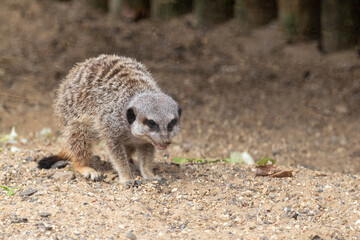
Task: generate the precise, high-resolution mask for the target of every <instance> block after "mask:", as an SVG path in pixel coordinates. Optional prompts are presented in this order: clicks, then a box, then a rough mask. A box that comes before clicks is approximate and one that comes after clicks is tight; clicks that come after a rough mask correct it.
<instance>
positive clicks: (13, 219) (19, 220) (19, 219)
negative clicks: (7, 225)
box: [11, 216, 28, 223]
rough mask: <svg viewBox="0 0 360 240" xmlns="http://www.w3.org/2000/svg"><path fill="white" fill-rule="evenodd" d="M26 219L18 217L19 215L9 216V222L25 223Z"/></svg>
mask: <svg viewBox="0 0 360 240" xmlns="http://www.w3.org/2000/svg"><path fill="white" fill-rule="evenodd" d="M27 222H28V219H27V218H19V217H16V216H15V217H12V218H11V223H27Z"/></svg>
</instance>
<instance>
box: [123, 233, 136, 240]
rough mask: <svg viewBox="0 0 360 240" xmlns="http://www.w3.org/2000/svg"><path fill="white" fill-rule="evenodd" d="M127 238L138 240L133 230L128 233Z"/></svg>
mask: <svg viewBox="0 0 360 240" xmlns="http://www.w3.org/2000/svg"><path fill="white" fill-rule="evenodd" d="M126 238H128V239H131V240H136V239H137V238H136V236H135V234H134V233H132V232H128V233H126Z"/></svg>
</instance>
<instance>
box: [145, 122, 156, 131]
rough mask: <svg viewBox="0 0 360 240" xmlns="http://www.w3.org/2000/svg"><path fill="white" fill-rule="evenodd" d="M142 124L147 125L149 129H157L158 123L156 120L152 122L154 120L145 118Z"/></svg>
mask: <svg viewBox="0 0 360 240" xmlns="http://www.w3.org/2000/svg"><path fill="white" fill-rule="evenodd" d="M144 124H145V125H148V126H149V128H150V129H151V130H155V131H157V130H159V125H158V124H157V123H156V122H154V120H151V119H150V120H149V119H145V120H144Z"/></svg>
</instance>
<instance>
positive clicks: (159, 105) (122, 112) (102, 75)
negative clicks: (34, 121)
mask: <svg viewBox="0 0 360 240" xmlns="http://www.w3.org/2000/svg"><path fill="white" fill-rule="evenodd" d="M54 105H55V107H54V108H55V114H56V115H57V116H58V118H59V119H60V123H61V126H62V131H63V139H64V146H63V148H62V150H61V151H60V153H59V154H57V155H54V156H50V157H48V158H45V159H43V160H41V161H40V162H39V167H40V168H47V167H49V163H50V165H51V164H53V163H54V162H56V161H59V160H63V159H70V160H71V162H72V163H73V167H74V169H75V170H76V171H77V172H79V173H80V174H81V175H83V176H84V177H85V178H90V179H92V180H98V179H99V177H100V174H99V173H98V172H97V171H96V170H95V169H93V168H91V167H90V166H89V161H90V159H91V157H92V146H93V144H94V143H96V142H98V141H99V140H103V141H104V142H105V145H106V149H107V153H108V155H109V159H110V162H111V163H112V165H113V167H114V169H115V170H116V171H117V173H118V176H119V179H120V182H121V183H123V184H125V183H128V182H131V181H133V180H134V177H133V175H132V173H131V169H130V165H129V159H130V158H131V155H132V154H133V153H135V151H136V152H137V162H138V164H139V169H140V173H141V175H142V177H143V178H144V179H146V180H147V179H148V180H160V179H161V178H160V177H159V176H157V175H155V174H154V172H153V160H154V153H155V149H158V150H164V149H166V148H167V146H168V145H169V144H170V143H171V140H172V138H173V137H174V136H175V135H177V134H178V133H179V131H180V116H181V108H180V106H179V104H178V103H177V102H176V101H175V100H173V99H172V98H171V97H170V96H169V95H167V94H165V93H163V92H162V91H161V89H160V88H159V86H158V85H157V83H156V81H155V80H154V78H153V77H152V75H151V74H150V73H149V71H148V70H147V69H146V67H145V66H144V65H143V64H141V63H139V62H137V61H136V60H134V59H131V58H127V57H120V56H116V55H100V56H99V57H96V58H90V59H88V60H86V61H85V62H82V63H78V64H76V65H75V66H74V67H73V68H72V69H71V70H70V72H69V73H68V75H67V76H66V78H65V80H64V81H63V82H62V83H61V84H60V87H59V90H58V92H57V98H56V100H55V104H54Z"/></svg>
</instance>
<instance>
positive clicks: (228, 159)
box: [221, 158, 231, 163]
mask: <svg viewBox="0 0 360 240" xmlns="http://www.w3.org/2000/svg"><path fill="white" fill-rule="evenodd" d="M221 161H223V162H226V163H231V159H230V158H223V159H221Z"/></svg>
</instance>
